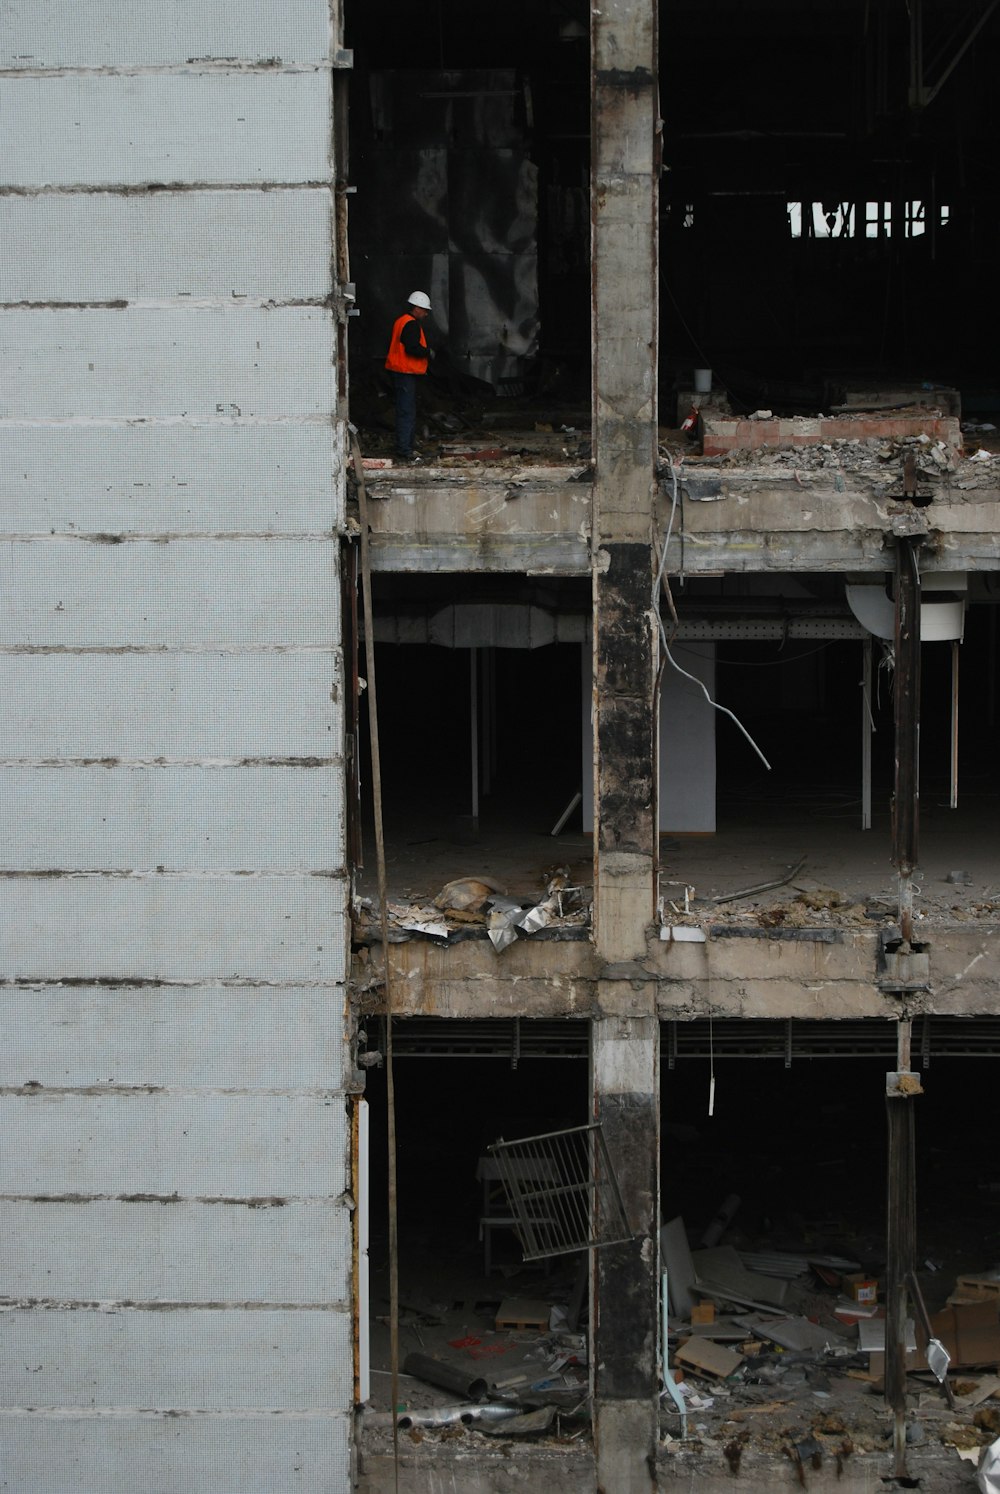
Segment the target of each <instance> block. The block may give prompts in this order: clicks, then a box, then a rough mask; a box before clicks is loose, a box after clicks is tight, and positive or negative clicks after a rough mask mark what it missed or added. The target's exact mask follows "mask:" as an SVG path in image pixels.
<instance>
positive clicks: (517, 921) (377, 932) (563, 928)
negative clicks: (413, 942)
mask: <svg viewBox="0 0 1000 1494" xmlns="http://www.w3.org/2000/svg"><path fill="white" fill-rule="evenodd" d="M544 893H545V895H544V897H542V898H540V899H535V900H531V899H525V898H517V897H510V896H508V894H507V892H506V891H505V889H504V888H503V887H502V886H501V885H500V884H499V883H497V882H494V881H492V880H491V879H489V878H487V877H460V878H455V879H453V880H452V881H450V882H448V883H446V884H445V886H444V887H442V888H441V890H440V892H438V893H437V895H436V896H435V897H434V898H433V899H431V900H429V901H427V902H414V903H400V902H388V903H387V905H386V912H387V914H388V926H389V942H390V943H402V942H404V941H405V940H407V939H409V938H420V939H431V940H439V941H440V942H441V943H444V944H448V943H452V944H453V943H458V942H460V941H461V940H463V939H470V938H471V939H481V938H487V939H489V941H490V943H491V944H492V945H493V948H494V949H495V950H496V951H497V953H498V954H501V953H502V952H503V951H504V950H505V949H507V948H509V947H510V945H511V944H513V943H515V941H516V940H518V939H519V938H530V937H531V936H532V935H537V934H539V933H542V932H543V931H549V932H550V934H551V936H553V937H557V938H579V937H585V936H586V934H587V932H588V930H589V927H590V916H591V909H590V901H589V895H588V894H589V889H588V888H585V887H583V886H580V885H574V884H573V883H572V882H571V881H570V874H569V868H568V867H559V868H557V869H555V870H552V871H550V872H549V873H548V874H547V877H546V881H545V888H544ZM354 912H355V943H356V944H371V943H378V942H379V941H380V939H381V925H380V920H379V918H378V913H377V910H376V909H375V907H374V906H373V903H372V900H371V899H370V898H356V899H355V907H354Z"/></svg>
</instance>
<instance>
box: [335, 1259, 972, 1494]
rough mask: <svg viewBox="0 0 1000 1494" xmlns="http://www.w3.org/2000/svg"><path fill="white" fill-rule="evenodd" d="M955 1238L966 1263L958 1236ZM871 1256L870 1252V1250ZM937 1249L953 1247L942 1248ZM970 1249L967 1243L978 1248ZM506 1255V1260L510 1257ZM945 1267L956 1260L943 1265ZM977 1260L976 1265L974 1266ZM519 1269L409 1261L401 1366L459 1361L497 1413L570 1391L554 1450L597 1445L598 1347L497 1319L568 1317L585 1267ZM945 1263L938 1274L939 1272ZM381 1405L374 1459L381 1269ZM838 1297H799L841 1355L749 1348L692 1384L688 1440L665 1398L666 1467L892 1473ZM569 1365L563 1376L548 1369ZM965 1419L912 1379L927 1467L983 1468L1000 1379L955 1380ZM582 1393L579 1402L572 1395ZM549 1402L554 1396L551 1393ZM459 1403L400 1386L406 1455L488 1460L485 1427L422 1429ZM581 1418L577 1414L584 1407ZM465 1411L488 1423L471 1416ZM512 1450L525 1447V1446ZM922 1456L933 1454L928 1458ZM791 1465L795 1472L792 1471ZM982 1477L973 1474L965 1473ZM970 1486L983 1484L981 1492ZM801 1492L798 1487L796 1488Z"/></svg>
mask: <svg viewBox="0 0 1000 1494" xmlns="http://www.w3.org/2000/svg"><path fill="white" fill-rule="evenodd" d="M944 1234H951V1235H952V1238H951V1246H952V1250H953V1251H954V1246H955V1240H954V1238H953V1232H949V1231H942V1235H944ZM855 1243H856V1244H858V1245H860V1246H861V1253H864V1252H865V1251H866V1250H867V1249H868V1248H869V1247H870V1243H871V1242H870V1241H867V1240H865V1239H863V1238H862V1239H859V1240H857V1241H856V1242H855ZM935 1243H941V1242H940V1241H939V1242H935ZM968 1243H969V1242H968V1240H966V1242H965V1244H966V1246H968ZM501 1253H502V1252H501ZM941 1253H942V1254H943V1252H941ZM965 1258H966V1259H967V1258H968V1257H967V1256H966V1257H965ZM507 1259H508V1261H509V1264H508V1265H505V1266H504V1267H503V1269H502V1270H501V1271H500V1272H494V1274H493V1275H491V1276H490V1277H489V1278H487V1277H485V1276H484V1275H483V1274H482V1258H481V1256H480V1255H479V1253H478V1252H477V1251H476V1250H475V1248H474V1247H469V1248H467V1249H466V1250H464V1251H462V1250H459V1251H458V1252H457V1253H456V1254H454V1255H453V1257H452V1258H451V1260H450V1261H449V1266H448V1269H447V1272H446V1273H442V1271H441V1269H440V1267H438V1266H436V1265H435V1264H434V1262H432V1261H430V1260H428V1259H427V1257H426V1256H424V1257H423V1258H422V1259H418V1260H417V1261H414V1260H413V1259H412V1258H411V1259H410V1260H409V1261H408V1262H404V1264H403V1267H402V1270H401V1278H400V1301H401V1311H400V1360H401V1363H402V1362H405V1359H406V1356H407V1354H409V1353H411V1352H414V1351H416V1352H419V1353H422V1354H426V1355H431V1356H434V1357H441V1358H444V1359H446V1360H447V1361H448V1362H449V1363H450V1364H452V1365H454V1366H456V1367H458V1368H460V1369H461V1370H462V1371H463V1372H464V1373H466V1374H467V1375H468V1376H469V1378H470V1380H471V1379H474V1378H478V1377H480V1376H481V1377H482V1378H484V1379H485V1380H486V1381H487V1382H488V1384H489V1385H490V1386H491V1392H490V1394H489V1395H488V1397H487V1403H488V1404H496V1403H497V1402H502V1400H503V1399H504V1396H505V1395H509V1394H511V1393H513V1392H512V1391H511V1390H510V1389H507V1390H506V1391H505V1390H504V1389H501V1390H500V1391H499V1392H498V1391H496V1390H494V1389H493V1388H492V1387H493V1386H494V1385H495V1383H496V1381H498V1380H499V1381H508V1382H511V1381H516V1382H517V1383H518V1385H519V1386H520V1388H521V1390H522V1392H523V1394H524V1396H525V1399H527V1400H528V1401H530V1400H531V1391H530V1389H529V1388H527V1387H530V1386H531V1385H542V1386H546V1385H548V1386H549V1387H551V1386H552V1385H558V1386H560V1387H561V1386H562V1385H563V1383H564V1377H565V1381H566V1383H567V1388H566V1390H565V1391H563V1390H562V1389H560V1390H559V1392H558V1394H557V1396H556V1399H558V1400H559V1401H560V1402H561V1405H560V1409H559V1410H558V1412H557V1415H556V1418H555V1420H554V1422H553V1425H552V1427H551V1428H550V1430H549V1432H548V1433H547V1434H546V1441H547V1443H548V1444H551V1445H558V1446H562V1447H566V1448H570V1447H573V1446H578V1445H579V1444H581V1443H586V1442H587V1441H588V1440H589V1435H590V1433H589V1425H588V1421H587V1405H586V1368H585V1359H586V1351H585V1348H584V1347H583V1345H584V1344H585V1338H582V1337H581V1336H580V1335H573V1334H570V1333H568V1332H567V1331H565V1330H562V1331H558V1330H557V1331H554V1332H548V1331H534V1330H525V1331H518V1330H514V1329H510V1330H503V1329H501V1330H498V1329H496V1327H495V1322H494V1319H495V1315H496V1313H497V1311H498V1309H499V1305H500V1303H501V1301H502V1300H505V1299H507V1298H530V1299H536V1300H541V1301H543V1302H546V1303H548V1304H550V1305H555V1304H560V1303H562V1304H565V1303H566V1302H567V1300H568V1299H569V1297H570V1295H571V1293H572V1289H573V1285H574V1279H575V1274H576V1272H575V1266H574V1264H573V1262H572V1261H570V1262H567V1263H564V1264H562V1265H560V1263H559V1262H556V1263H554V1266H553V1269H552V1270H551V1271H550V1272H549V1273H547V1274H544V1273H542V1271H541V1270H540V1269H538V1268H531V1269H529V1270H519V1269H518V1266H517V1264H516V1261H515V1259H514V1252H513V1251H510V1252H508V1255H507ZM935 1264H939V1263H937V1262H936V1263H935ZM921 1275H922V1280H923V1283H924V1290H925V1292H926V1294H927V1297H928V1306H929V1308H930V1309H931V1310H932V1311H933V1310H934V1309H935V1308H936V1307H938V1306H939V1305H940V1304H941V1302H942V1301H943V1299H944V1296H945V1295H946V1294H947V1292H948V1290H949V1289H950V1288H951V1286H952V1284H953V1277H952V1275H951V1274H950V1271H949V1268H948V1266H947V1265H946V1264H941V1269H939V1270H937V1271H933V1272H931V1271H928V1270H927V1269H926V1268H925V1269H924V1271H923V1272H922V1273H921ZM372 1290H373V1306H374V1312H375V1317H374V1320H373V1333H372V1354H373V1366H374V1370H373V1376H372V1397H371V1401H370V1403H369V1407H368V1408H367V1409H366V1411H365V1413H364V1415H363V1417H362V1429H363V1435H365V1436H366V1437H368V1438H369V1439H370V1445H371V1446H372V1447H373V1448H381V1449H382V1450H383V1451H384V1448H385V1446H386V1445H387V1438H388V1436H389V1435H390V1431H389V1429H390V1422H389V1416H388V1412H389V1411H390V1408H391V1399H390V1391H391V1384H392V1381H391V1375H390V1372H389V1366H390V1358H389V1333H388V1326H387V1313H388V1281H387V1274H386V1271H385V1269H384V1266H382V1267H376V1269H375V1270H374V1271H373V1282H372ZM836 1297H837V1293H836V1292H834V1291H833V1290H831V1289H826V1288H821V1287H819V1286H818V1285H817V1284H816V1282H815V1279H814V1278H804V1279H803V1280H802V1282H801V1283H796V1284H794V1285H793V1287H792V1289H791V1306H790V1310H792V1311H801V1312H802V1313H804V1314H805V1315H807V1316H808V1317H809V1318H810V1319H814V1320H815V1321H817V1322H818V1323H820V1324H822V1325H825V1326H828V1327H829V1328H830V1330H831V1333H833V1334H837V1335H839V1337H837V1339H836V1340H835V1342H836V1345H837V1353H836V1354H824V1353H822V1352H818V1351H810V1352H807V1353H793V1352H784V1353H783V1352H780V1351H775V1350H773V1349H771V1348H770V1347H769V1346H768V1345H766V1344H765V1343H763V1342H761V1341H760V1340H754V1339H753V1338H752V1336H750V1335H748V1336H747V1339H746V1340H745V1344H744V1345H740V1346H737V1347H739V1348H740V1349H742V1348H743V1347H747V1348H748V1349H749V1350H750V1353H749V1354H748V1357H747V1358H745V1359H744V1361H743V1364H742V1366H741V1367H740V1369H739V1370H738V1371H737V1372H736V1374H734V1375H733V1376H732V1377H731V1378H730V1379H728V1380H725V1381H722V1380H717V1379H712V1378H708V1377H703V1376H700V1375H697V1374H694V1373H692V1372H691V1371H688V1372H687V1374H686V1377H685V1380H684V1394H685V1397H686V1400H687V1403H688V1419H687V1427H686V1434H687V1435H686V1436H684V1434H683V1429H682V1425H681V1420H680V1416H679V1415H678V1414H677V1412H676V1411H675V1410H674V1409H673V1407H672V1405H671V1403H670V1401H669V1400H668V1399H667V1398H666V1397H664V1400H663V1413H662V1420H661V1436H662V1446H663V1452H664V1455H665V1456H666V1457H667V1458H668V1459H675V1460H677V1459H679V1460H680V1464H679V1466H680V1465H683V1466H685V1467H688V1466H691V1463H692V1459H694V1460H695V1464H697V1461H698V1460H699V1459H700V1460H702V1461H704V1463H705V1464H706V1465H707V1466H712V1465H715V1464H718V1463H719V1462H720V1460H721V1461H723V1462H724V1463H725V1464H726V1465H728V1467H729V1468H730V1469H731V1470H732V1471H733V1472H734V1473H735V1472H736V1471H737V1469H738V1468H739V1465H740V1463H741V1461H742V1460H743V1459H744V1458H746V1460H747V1461H746V1465H745V1466H746V1468H747V1469H749V1468H750V1467H751V1466H752V1465H753V1463H754V1462H755V1461H756V1460H759V1459H761V1458H765V1459H766V1458H768V1457H774V1458H777V1459H779V1460H781V1459H788V1460H789V1464H790V1467H791V1468H792V1469H795V1468H797V1463H798V1461H801V1462H802V1464H803V1466H804V1472H805V1475H806V1478H807V1480H808V1476H809V1474H810V1471H811V1470H812V1469H813V1468H814V1467H816V1468H818V1467H819V1466H820V1464H821V1463H822V1465H823V1466H824V1467H825V1469H826V1471H827V1472H829V1471H830V1470H831V1469H832V1468H834V1467H836V1468H837V1469H838V1477H839V1472H840V1470H843V1471H845V1472H846V1473H848V1474H852V1473H853V1474H854V1475H855V1476H856V1475H857V1472H858V1465H859V1462H860V1461H861V1460H867V1459H877V1460H879V1461H880V1464H881V1463H884V1461H885V1459H886V1458H887V1456H888V1455H889V1454H890V1453H891V1447H892V1418H891V1415H890V1413H889V1412H888V1410H887V1409H886V1406H885V1404H884V1401H883V1398H882V1395H881V1387H880V1385H879V1384H878V1383H877V1381H873V1380H872V1379H871V1378H870V1372H869V1368H868V1357H867V1355H861V1354H859V1353H858V1352H857V1343H856V1331H855V1330H853V1329H851V1328H850V1327H848V1326H845V1325H844V1324H843V1323H842V1322H839V1321H838V1320H837V1319H836V1318H834V1317H833V1316H832V1312H831V1308H832V1305H833V1303H834V1301H835V1300H836ZM567 1355H568V1356H569V1360H568V1363H567V1364H566V1365H565V1366H563V1368H562V1369H561V1370H560V1371H558V1372H557V1373H555V1374H554V1375H552V1374H550V1370H549V1367H550V1366H552V1365H553V1364H554V1363H555V1362H556V1361H557V1360H561V1359H565V1358H566V1356H567ZM952 1383H953V1387H954V1389H955V1392H956V1396H957V1399H958V1407H957V1409H956V1410H952V1409H951V1408H949V1406H948V1405H947V1403H946V1401H945V1399H944V1396H943V1394H942V1392H941V1391H940V1389H939V1388H938V1387H937V1386H936V1384H935V1382H934V1381H933V1380H932V1378H931V1377H930V1376H929V1375H926V1374H924V1375H919V1376H918V1375H911V1376H910V1380H909V1396H908V1408H909V1409H908V1417H907V1420H908V1424H909V1426H910V1431H909V1432H908V1434H907V1435H908V1439H909V1445H910V1446H911V1447H912V1449H913V1453H914V1455H917V1456H919V1455H922V1454H928V1453H929V1454H933V1453H935V1451H939V1450H941V1449H945V1450H947V1451H948V1452H949V1453H950V1455H951V1457H952V1459H953V1460H954V1461H955V1462H956V1464H957V1462H958V1457H959V1453H958V1449H963V1450H965V1451H966V1452H969V1453H972V1454H973V1455H977V1454H978V1450H979V1449H980V1448H981V1447H984V1446H987V1445H989V1443H990V1442H992V1441H993V1440H994V1439H995V1438H996V1436H997V1435H998V1434H1000V1378H998V1376H997V1374H996V1373H995V1371H993V1370H980V1371H961V1372H958V1373H956V1374H953V1376H952ZM573 1385H575V1386H576V1387H577V1388H576V1389H575V1390H574V1389H572V1388H570V1387H572V1386H573ZM543 1396H544V1392H543ZM462 1403H463V1402H462V1397H460V1396H457V1395H456V1394H455V1393H454V1392H450V1391H446V1390H440V1389H435V1388H434V1387H433V1386H430V1385H428V1384H427V1383H426V1382H425V1381H423V1380H421V1379H419V1378H417V1377H414V1376H411V1375H408V1374H401V1375H400V1378H399V1395H398V1401H397V1409H398V1410H399V1411H400V1413H401V1414H403V1416H404V1417H408V1418H410V1419H411V1420H412V1422H413V1423H414V1424H413V1425H408V1426H406V1427H404V1429H403V1432H402V1434H401V1436H402V1440H403V1443H404V1446H405V1447H406V1448H408V1449H409V1450H410V1451H413V1450H414V1449H416V1448H418V1447H420V1448H422V1450H423V1455H425V1456H427V1457H433V1456H434V1450H435V1448H439V1449H443V1448H448V1449H449V1450H450V1451H452V1452H454V1451H457V1450H458V1447H459V1446H460V1447H461V1449H462V1450H463V1451H464V1452H465V1453H469V1452H473V1451H474V1449H475V1447H476V1446H477V1445H479V1446H482V1447H483V1448H486V1447H487V1446H488V1445H489V1444H491V1443H493V1444H495V1442H496V1440H497V1439H496V1435H494V1434H490V1433H487V1432H485V1431H483V1430H482V1429H481V1428H480V1427H477V1426H476V1424H475V1423H474V1422H473V1423H472V1424H470V1425H463V1424H462V1423H461V1422H460V1421H456V1422H453V1423H451V1424H450V1425H448V1426H445V1427H433V1426H426V1425H424V1426H421V1425H420V1422H421V1418H422V1417H426V1416H428V1414H430V1415H431V1416H432V1415H433V1413H434V1409H435V1408H442V1407H452V1408H455V1407H456V1406H458V1405H461V1404H462ZM577 1406H578V1407H579V1409H578V1410H577V1411H576V1414H574V1408H575V1407H577ZM465 1409H466V1411H467V1412H471V1414H475V1411H474V1408H473V1407H471V1406H470V1405H469V1403H465ZM511 1442H512V1443H514V1445H516V1441H515V1439H511ZM918 1450H922V1454H921V1453H919V1452H918ZM779 1466H783V1465H779ZM964 1466H965V1467H966V1468H967V1469H968V1471H969V1472H970V1474H971V1472H972V1469H973V1467H974V1465H973V1464H972V1463H966V1464H965V1465H964ZM970 1483H971V1479H970ZM789 1484H790V1486H793V1484H794V1480H791V1479H790V1480H789Z"/></svg>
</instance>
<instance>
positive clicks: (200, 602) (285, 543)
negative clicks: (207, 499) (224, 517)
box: [0, 538, 340, 649]
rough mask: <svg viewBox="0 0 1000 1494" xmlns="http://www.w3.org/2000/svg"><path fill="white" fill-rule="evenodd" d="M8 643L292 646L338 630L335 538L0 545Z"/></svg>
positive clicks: (321, 642)
mask: <svg viewBox="0 0 1000 1494" xmlns="http://www.w3.org/2000/svg"><path fill="white" fill-rule="evenodd" d="M0 586H2V587H3V590H4V592H5V593H6V595H7V596H9V597H10V598H12V604H11V605H10V606H9V607H7V608H5V609H4V612H3V617H2V621H0V644H2V645H5V646H15V647H17V646H23V645H25V644H27V645H29V646H30V647H39V646H40V647H43V648H51V647H57V648H59V647H63V648H65V647H72V648H119V647H123V646H124V647H130V648H135V647H143V646H145V647H154V648H171V647H181V648H185V647H187V648H191V647H194V648H203V647H217V646H222V647H235V648H240V647H243V648H248V647H249V648H260V647H268V646H271V647H277V648H285V649H287V648H293V647H302V646H303V645H305V646H308V645H314V646H319V647H323V646H328V645H330V644H332V643H333V642H334V641H335V640H336V638H337V637H338V636H339V616H338V614H339V604H340V578H339V576H338V574H337V569H336V553H335V551H334V549H333V547H332V546H331V545H329V544H323V543H321V542H318V541H317V542H310V541H297V540H291V539H270V540H268V539H247V540H226V541H216V540H199V539H181V540H175V541H173V542H172V543H171V544H168V545H162V544H156V543H155V542H150V543H147V542H146V541H144V540H138V541H136V542H134V543H126V544H106V543H86V542H81V541H79V540H74V539H62V538H54V539H49V540H26V541H16V540H15V541H7V542H6V543H4V544H0Z"/></svg>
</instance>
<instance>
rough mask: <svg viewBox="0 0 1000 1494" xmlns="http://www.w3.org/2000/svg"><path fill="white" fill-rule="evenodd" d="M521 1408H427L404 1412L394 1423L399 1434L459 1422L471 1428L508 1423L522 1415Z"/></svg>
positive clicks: (494, 1406) (447, 1425) (493, 1406)
mask: <svg viewBox="0 0 1000 1494" xmlns="http://www.w3.org/2000/svg"><path fill="white" fill-rule="evenodd" d="M522 1409H523V1408H522V1407H521V1406H502V1405H499V1404H497V1405H488V1406H427V1407H426V1408H425V1409H424V1410H423V1411H406V1412H404V1414H403V1415H402V1416H400V1417H399V1419H398V1420H397V1422H396V1425H397V1426H398V1427H399V1430H400V1431H401V1432H408V1431H409V1429H410V1428H411V1427H449V1426H454V1425H455V1424H456V1423H457V1422H461V1423H462V1425H463V1426H467V1427H469V1426H472V1424H473V1423H474V1422H477V1421H509V1420H510V1418H511V1417H512V1416H520V1415H521V1414H522Z"/></svg>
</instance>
